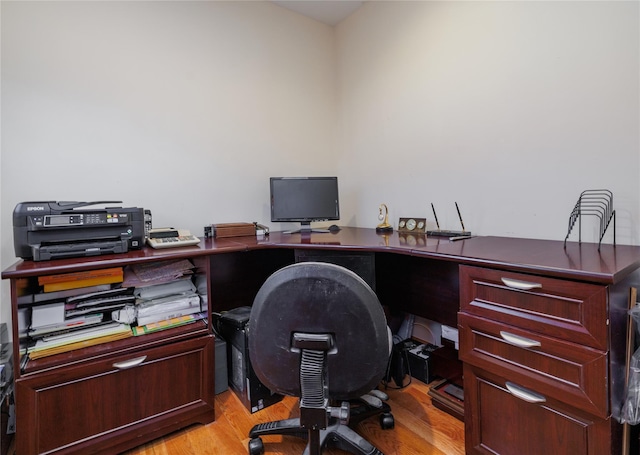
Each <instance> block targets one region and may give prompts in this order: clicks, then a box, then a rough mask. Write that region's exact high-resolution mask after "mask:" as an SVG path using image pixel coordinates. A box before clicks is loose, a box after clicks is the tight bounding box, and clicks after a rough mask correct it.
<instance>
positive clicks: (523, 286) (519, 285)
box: [500, 278, 542, 291]
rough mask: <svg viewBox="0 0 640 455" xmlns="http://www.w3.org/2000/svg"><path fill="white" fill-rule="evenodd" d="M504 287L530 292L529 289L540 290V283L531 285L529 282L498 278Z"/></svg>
mask: <svg viewBox="0 0 640 455" xmlns="http://www.w3.org/2000/svg"><path fill="white" fill-rule="evenodd" d="M500 279H501V280H502V282H503V283H504V285H505V286H509V287H510V288H514V289H520V290H523V291H530V290H531V289H537V288H542V285H541V284H540V283H531V282H529V281H520V280H512V279H511V278H500Z"/></svg>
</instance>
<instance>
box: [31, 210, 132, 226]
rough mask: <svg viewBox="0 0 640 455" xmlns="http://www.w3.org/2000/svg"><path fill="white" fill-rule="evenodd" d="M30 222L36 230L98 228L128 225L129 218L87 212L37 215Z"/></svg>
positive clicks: (120, 215)
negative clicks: (97, 226) (74, 227)
mask: <svg viewBox="0 0 640 455" xmlns="http://www.w3.org/2000/svg"><path fill="white" fill-rule="evenodd" d="M29 222H30V224H31V226H32V227H34V228H49V227H54V228H59V227H65V226H76V227H77V226H96V225H104V224H124V223H128V222H129V216H128V214H127V213H118V212H95V213H91V212H85V213H75V214H61V215H35V216H30V217H29Z"/></svg>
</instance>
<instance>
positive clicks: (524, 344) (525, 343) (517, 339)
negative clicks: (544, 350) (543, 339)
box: [500, 330, 540, 348]
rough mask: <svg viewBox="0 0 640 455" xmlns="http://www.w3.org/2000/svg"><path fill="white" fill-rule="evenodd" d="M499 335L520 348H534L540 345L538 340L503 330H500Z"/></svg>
mask: <svg viewBox="0 0 640 455" xmlns="http://www.w3.org/2000/svg"><path fill="white" fill-rule="evenodd" d="M500 336H501V337H502V339H503V340H505V341H506V342H507V343H511V344H513V345H515V346H518V347H521V348H535V347H537V346H540V342H539V341H535V340H530V339H529V338H525V337H521V336H518V335H514V334H513V333H509V332H505V331H503V330H501V331H500Z"/></svg>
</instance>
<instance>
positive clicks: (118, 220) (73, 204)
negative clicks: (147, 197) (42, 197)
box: [13, 201, 145, 261]
mask: <svg viewBox="0 0 640 455" xmlns="http://www.w3.org/2000/svg"><path fill="white" fill-rule="evenodd" d="M119 203H121V201H96V202H77V201H60V202H54V201H49V202H21V203H19V204H18V205H16V208H15V209H14V210H13V244H14V248H15V253H16V256H17V257H20V258H22V259H33V260H34V261H46V260H50V259H58V258H67V257H83V256H97V255H101V254H109V253H126V252H127V251H129V249H140V248H142V246H143V245H144V241H145V213H144V210H143V209H142V208H138V207H127V208H124V207H106V208H89V207H91V206H95V205H105V204H119Z"/></svg>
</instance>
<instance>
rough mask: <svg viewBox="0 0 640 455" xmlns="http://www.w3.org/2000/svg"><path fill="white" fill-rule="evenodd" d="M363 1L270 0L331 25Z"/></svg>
mask: <svg viewBox="0 0 640 455" xmlns="http://www.w3.org/2000/svg"><path fill="white" fill-rule="evenodd" d="M364 1H366V0H362V1H357V0H280V1H274V0H272V3H275V4H276V5H279V6H282V7H283V8H287V9H289V10H291V11H295V12H296V13H300V14H302V15H304V16H307V17H310V18H311V19H315V20H317V21H320V22H323V23H325V24H327V25H331V26H333V25H336V24H338V23H339V22H340V21H342V20H343V19H345V18H346V17H347V16H349V15H350V14H351V13H353V12H354V11H355V10H357V9H358V8H360V6H362V4H363V3H364Z"/></svg>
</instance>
